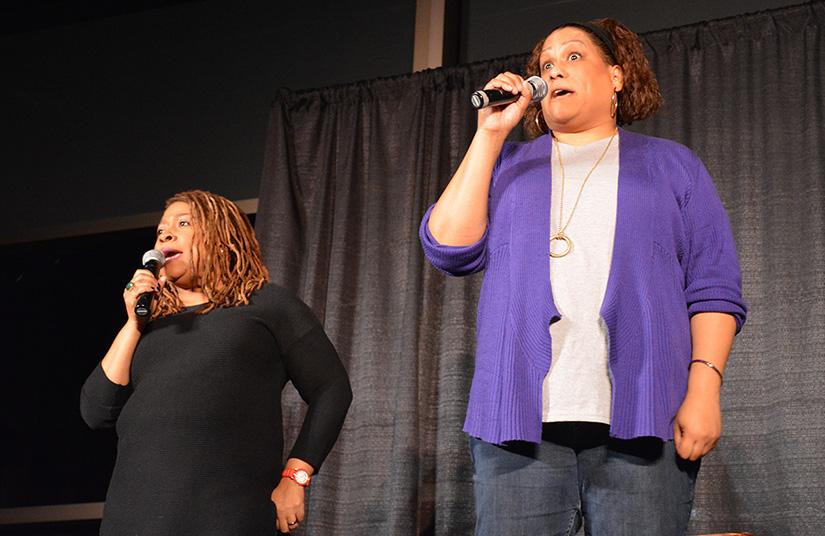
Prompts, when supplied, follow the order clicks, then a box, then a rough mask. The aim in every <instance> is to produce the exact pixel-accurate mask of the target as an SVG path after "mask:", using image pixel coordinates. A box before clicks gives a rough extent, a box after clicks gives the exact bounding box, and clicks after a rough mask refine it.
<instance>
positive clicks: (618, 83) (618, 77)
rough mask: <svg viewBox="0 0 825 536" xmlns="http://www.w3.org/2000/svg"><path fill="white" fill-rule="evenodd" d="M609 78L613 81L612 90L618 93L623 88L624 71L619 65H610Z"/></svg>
mask: <svg viewBox="0 0 825 536" xmlns="http://www.w3.org/2000/svg"><path fill="white" fill-rule="evenodd" d="M610 78H611V82H613V91H615V92H616V93H618V92H619V91H621V90H622V88H624V71H623V70H622V67H621V65H612V66H611V67H610Z"/></svg>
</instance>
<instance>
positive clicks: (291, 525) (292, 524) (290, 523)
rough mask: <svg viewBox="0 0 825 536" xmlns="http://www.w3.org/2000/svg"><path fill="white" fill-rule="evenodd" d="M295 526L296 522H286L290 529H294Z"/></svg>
mask: <svg viewBox="0 0 825 536" xmlns="http://www.w3.org/2000/svg"><path fill="white" fill-rule="evenodd" d="M297 524H298V522H297V521H291V522H290V521H288V522H287V525H289V526H290V527H294V526H295V525H297Z"/></svg>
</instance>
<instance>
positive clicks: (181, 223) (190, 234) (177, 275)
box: [155, 201, 198, 290]
mask: <svg viewBox="0 0 825 536" xmlns="http://www.w3.org/2000/svg"><path fill="white" fill-rule="evenodd" d="M195 231H196V228H195V224H194V220H193V218H192V211H191V209H190V208H189V204H188V203H184V202H182V201H176V202H174V203H172V204H171V205H169V208H167V209H166V211H165V212H164V213H163V216H162V217H161V219H160V223H159V224H158V231H157V240H156V241H155V249H159V250H160V251H162V252H163V255H164V256H165V257H166V264H164V265H163V268H162V269H161V274H163V275H165V276H166V278H167V280H168V281H169V282H171V283H174V284H175V286H177V287H180V288H184V289H187V290H196V289H195V288H194V287H195V284H196V282H195V266H196V261H197V258H198V257H197V248H196V246H195Z"/></svg>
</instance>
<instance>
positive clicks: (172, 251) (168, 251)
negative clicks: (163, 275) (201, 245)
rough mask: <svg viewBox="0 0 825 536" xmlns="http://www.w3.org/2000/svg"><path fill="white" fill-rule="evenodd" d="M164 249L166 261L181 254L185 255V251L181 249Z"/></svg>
mask: <svg viewBox="0 0 825 536" xmlns="http://www.w3.org/2000/svg"><path fill="white" fill-rule="evenodd" d="M162 251H163V256H164V257H165V258H166V262H169V261H171V260H173V259H177V258H178V257H180V256H181V255H183V253H182V252H181V251H178V250H176V249H172V248H163V250H162Z"/></svg>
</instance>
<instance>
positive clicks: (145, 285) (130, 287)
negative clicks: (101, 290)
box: [123, 268, 166, 325]
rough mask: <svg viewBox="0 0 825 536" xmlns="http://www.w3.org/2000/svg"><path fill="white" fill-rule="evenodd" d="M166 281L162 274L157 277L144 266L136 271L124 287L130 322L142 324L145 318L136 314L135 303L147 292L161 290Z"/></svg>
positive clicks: (124, 298) (124, 300)
mask: <svg viewBox="0 0 825 536" xmlns="http://www.w3.org/2000/svg"><path fill="white" fill-rule="evenodd" d="M165 283H166V278H165V277H164V276H161V277H160V279H156V278H155V276H154V275H152V272H150V271H149V270H145V269H143V268H141V269H138V270H136V271H135V273H134V275H133V276H132V279H130V280H129V283H128V284H127V285H126V288H124V289H123V303H124V304H125V305H126V314H127V315H128V317H129V323H134V324H135V325H140V324H141V323H142V322H143V319H141V318H139V317H138V316H137V315H136V314H135V303H137V300H138V297H139V296H140V295H141V294H144V293H146V292H159V291H160V289H162V288H163V285H164V284H165Z"/></svg>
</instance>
